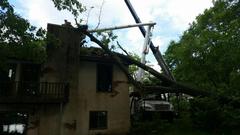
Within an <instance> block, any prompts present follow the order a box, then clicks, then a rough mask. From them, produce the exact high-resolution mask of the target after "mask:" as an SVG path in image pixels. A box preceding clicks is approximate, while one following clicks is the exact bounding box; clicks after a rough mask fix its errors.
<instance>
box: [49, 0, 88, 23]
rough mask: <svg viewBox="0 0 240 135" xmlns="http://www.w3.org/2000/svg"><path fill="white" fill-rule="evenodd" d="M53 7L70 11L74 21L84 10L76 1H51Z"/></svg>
mask: <svg viewBox="0 0 240 135" xmlns="http://www.w3.org/2000/svg"><path fill="white" fill-rule="evenodd" d="M52 1H53V3H54V5H55V7H56V8H57V9H58V10H68V11H70V12H71V13H72V14H73V15H74V17H75V19H77V18H78V17H79V15H80V14H81V13H82V12H84V11H85V10H86V7H85V6H83V5H82V3H80V2H79V1H78V0H52ZM80 22H81V21H80Z"/></svg>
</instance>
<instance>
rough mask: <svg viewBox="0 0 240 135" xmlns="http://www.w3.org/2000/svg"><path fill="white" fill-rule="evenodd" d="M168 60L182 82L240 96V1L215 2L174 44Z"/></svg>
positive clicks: (167, 55)
mask: <svg viewBox="0 0 240 135" xmlns="http://www.w3.org/2000/svg"><path fill="white" fill-rule="evenodd" d="M165 58H166V61H167V63H168V65H169V67H170V68H171V70H172V72H173V73H174V76H175V77H176V79H177V80H178V81H183V82H191V83H192V84H194V85H197V86H199V87H201V88H204V89H208V90H213V91H217V92H224V91H226V93H225V94H234V95H235V96H240V95H239V94H240V92H238V91H239V89H240V85H238V83H239V82H240V63H239V60H240V3H239V1H238V0H228V1H215V2H214V6H213V7H212V8H210V9H207V10H205V12H204V13H203V14H202V15H199V16H198V17H197V18H196V21H195V22H193V23H192V24H191V25H190V28H189V29H188V30H186V31H185V32H184V33H183V36H182V37H181V39H180V41H178V42H175V41H172V42H171V43H170V46H169V48H168V49H167V51H166V54H165ZM236 91H237V93H238V94H237V95H236Z"/></svg>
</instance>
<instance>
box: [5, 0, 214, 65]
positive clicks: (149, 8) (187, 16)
mask: <svg viewBox="0 0 240 135" xmlns="http://www.w3.org/2000/svg"><path fill="white" fill-rule="evenodd" d="M9 1H10V3H11V4H12V5H13V6H14V7H15V10H16V12H17V13H18V14H20V15H21V16H22V17H23V18H26V19H28V20H29V22H30V23H31V24H33V25H35V26H37V27H43V28H46V27H47V23H54V24H63V23H64V20H65V19H67V20H68V21H70V22H72V24H75V23H74V21H73V20H74V19H73V16H72V15H71V14H70V13H69V12H67V11H61V12H60V11H58V10H57V9H56V8H55V7H54V4H53V2H52V1H51V0H9ZM79 1H80V2H81V3H83V5H85V6H86V8H87V9H88V10H87V11H86V12H85V13H83V14H82V15H81V16H80V17H81V18H82V19H83V20H85V22H83V23H84V24H87V25H88V26H89V29H94V28H96V26H97V24H98V20H99V19H98V18H99V16H100V25H99V28H103V27H112V26H120V25H129V24H135V21H134V19H133V17H132V16H131V14H130V12H129V10H128V8H127V6H126V4H125V2H124V0H79ZM130 2H131V3H132V5H133V7H134V9H135V10H136V12H137V14H138V16H139V18H140V19H141V21H142V22H143V23H147V22H156V23H157V24H156V25H155V27H154V29H153V33H152V42H153V43H154V45H155V46H159V49H160V51H161V53H163V54H164V52H165V51H166V49H167V47H168V45H169V43H170V41H171V40H175V41H178V40H179V38H180V37H181V35H182V33H183V32H184V31H185V30H187V28H188V27H189V25H190V24H191V23H192V22H193V21H194V20H195V18H196V16H198V15H199V14H201V13H203V12H204V10H205V9H208V8H210V7H211V6H213V5H212V0H130ZM101 5H103V6H102V12H101V14H100V12H99V11H100V8H101ZM113 32H114V33H115V34H116V35H117V36H118V41H119V43H120V44H121V45H122V46H123V47H124V48H125V49H126V50H128V51H129V52H135V53H137V54H139V55H140V54H141V52H142V46H143V43H144V38H143V36H142V35H141V33H140V31H139V29H138V28H131V29H122V30H116V31H113ZM147 60H148V61H151V63H152V64H153V65H156V61H154V58H153V55H152V54H151V53H150V54H149V55H148V56H147Z"/></svg>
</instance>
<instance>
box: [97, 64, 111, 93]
mask: <svg viewBox="0 0 240 135" xmlns="http://www.w3.org/2000/svg"><path fill="white" fill-rule="evenodd" d="M112 76H113V66H112V65H111V64H98V65H97V91H102V92H111V91H112Z"/></svg>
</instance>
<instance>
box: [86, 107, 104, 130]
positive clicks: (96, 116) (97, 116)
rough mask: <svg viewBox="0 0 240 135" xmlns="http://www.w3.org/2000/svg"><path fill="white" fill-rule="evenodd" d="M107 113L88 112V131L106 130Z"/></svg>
mask: <svg viewBox="0 0 240 135" xmlns="http://www.w3.org/2000/svg"><path fill="white" fill-rule="evenodd" d="M106 128H107V111H90V117H89V129H106Z"/></svg>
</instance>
